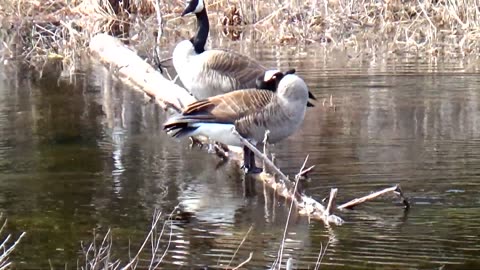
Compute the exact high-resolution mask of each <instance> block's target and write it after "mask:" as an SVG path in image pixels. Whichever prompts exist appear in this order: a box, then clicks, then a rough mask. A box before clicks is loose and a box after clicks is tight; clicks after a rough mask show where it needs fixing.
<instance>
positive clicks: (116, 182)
mask: <svg viewBox="0 0 480 270" xmlns="http://www.w3.org/2000/svg"><path fill="white" fill-rule="evenodd" d="M217 45H220V46H227V45H225V44H217ZM228 46H230V47H231V48H232V49H235V50H239V51H242V52H248V53H249V54H250V55H252V56H253V57H255V58H258V59H260V60H261V61H262V62H263V63H264V64H265V65H267V66H272V67H278V68H282V69H284V68H287V67H295V68H296V69H297V72H298V74H300V75H302V76H303V77H304V78H305V80H306V81H307V83H308V85H309V86H310V88H311V90H312V91H313V92H314V93H315V95H316V96H317V97H318V99H319V100H318V102H317V103H316V105H317V106H316V107H315V108H313V109H310V110H309V111H308V114H307V117H306V119H305V123H304V125H303V127H302V130H301V131H299V132H297V133H296V134H295V135H294V136H292V137H291V138H290V139H288V140H287V141H285V142H282V143H279V144H278V145H275V146H274V147H272V150H273V151H274V152H275V153H276V156H277V158H278V164H279V166H280V167H281V168H282V169H283V170H284V171H285V172H286V173H288V174H293V173H296V172H297V171H298V169H299V167H300V166H301V164H302V162H303V160H304V158H305V156H306V155H307V154H309V156H310V158H309V162H308V164H310V165H316V169H315V171H314V172H313V173H312V174H311V182H309V183H308V185H307V187H306V193H307V194H309V195H311V196H313V197H315V198H317V199H322V198H324V197H326V196H327V194H328V193H329V190H330V188H332V187H338V188H339V194H338V195H339V196H338V201H339V202H345V201H347V200H350V199H352V198H355V197H359V196H363V195H366V194H368V193H370V192H372V191H376V190H379V189H382V188H385V187H389V186H392V185H394V184H397V183H399V184H401V186H402V188H403V190H404V192H405V193H406V195H407V196H408V197H409V198H410V200H411V201H412V204H413V208H412V209H411V210H410V211H408V212H405V211H404V210H403V209H402V207H401V205H400V204H399V202H398V201H397V200H396V199H395V198H393V197H385V198H381V199H378V200H376V201H374V202H370V203H368V204H365V205H361V206H359V207H357V208H356V209H355V210H353V211H344V212H340V213H338V214H339V215H340V216H342V217H343V218H344V219H345V220H346V224H345V225H343V226H341V227H325V226H324V225H323V224H322V223H321V222H318V221H312V222H310V223H309V221H308V220H307V219H306V218H303V217H298V216H296V215H294V216H293V217H292V219H291V223H290V225H289V229H288V233H287V238H286V245H285V251H284V258H285V259H286V258H293V259H294V262H295V266H296V267H298V268H299V269H307V268H310V269H313V268H314V266H315V262H316V261H317V257H318V253H319V251H320V249H321V248H322V247H325V245H326V244H327V242H328V243H329V244H328V248H327V250H326V253H325V257H324V259H323V261H322V267H321V269H372V268H375V269H442V267H445V268H443V269H478V268H480V256H479V254H480V240H479V239H478V235H479V232H480V199H479V198H480V196H479V195H480V182H479V181H478V179H479V175H480V130H479V129H480V112H479V102H480V96H479V95H480V94H479V92H478V88H479V87H480V76H479V71H478V66H476V65H475V62H473V64H469V63H465V62H464V61H453V62H442V61H440V60H437V61H425V60H423V59H417V58H415V57H404V56H390V57H386V55H372V54H369V53H368V52H364V53H362V54H360V53H356V52H349V51H327V50H325V49H323V48H321V47H315V48H301V47H298V48H296V47H291V48H287V47H267V48H262V49H260V48H250V47H248V46H247V45H245V46H244V45H241V43H232V44H228ZM243 46H244V47H243ZM0 76H1V80H0V212H3V213H4V214H5V215H6V216H7V217H8V219H9V225H8V228H7V231H8V232H10V233H13V234H14V235H18V234H19V233H20V232H21V231H27V233H28V234H27V237H26V238H25V239H24V240H23V241H22V244H21V245H20V246H19V247H18V249H17V252H16V253H15V254H14V256H13V257H12V259H13V260H14V262H15V264H16V267H17V268H19V269H27V268H28V269H32V268H36V269H45V268H50V266H53V267H54V268H65V266H64V265H65V264H67V266H66V268H67V269H72V268H75V267H76V265H77V260H79V261H81V259H78V258H79V257H81V253H80V250H81V242H84V243H89V242H91V241H92V239H93V234H96V235H97V237H102V236H103V235H104V234H105V232H106V231H107V230H108V228H111V230H112V234H113V250H114V256H116V257H119V258H121V259H122V261H123V262H125V261H126V260H127V258H128V255H127V254H128V251H129V249H130V250H132V253H133V252H135V251H136V249H137V248H138V247H139V246H140V245H141V243H142V242H143V239H144V237H145V235H146V233H147V232H148V229H149V226H150V222H151V218H152V214H153V212H154V210H155V209H159V210H160V211H162V213H163V215H164V216H165V217H166V216H168V214H169V213H170V212H171V211H172V210H173V209H174V208H175V207H176V206H178V207H179V209H181V211H182V213H186V214H183V215H181V216H182V217H183V220H180V221H176V222H174V224H172V226H167V227H166V233H165V235H164V236H163V237H164V238H163V239H164V240H163V241H162V246H161V250H160V253H162V254H163V251H164V250H165V248H166V247H167V242H168V239H169V236H170V233H171V243H170V246H168V248H169V249H168V252H167V253H166V256H165V257H164V260H163V264H161V265H162V266H163V267H164V268H180V266H183V268H196V267H200V266H202V267H203V266H209V267H212V268H216V267H218V268H222V266H223V267H224V266H226V265H228V264H229V263H230V261H231V263H230V265H231V266H236V265H238V264H240V263H241V262H243V261H244V260H246V259H247V258H248V256H249V254H250V252H253V255H252V259H251V260H250V262H248V264H246V267H247V268H248V269H266V268H268V267H269V266H270V265H271V264H272V263H273V261H274V260H275V258H276V257H277V252H278V249H279V246H280V242H281V239H282V236H283V230H284V226H285V220H286V218H287V215H288V205H287V204H286V203H285V202H284V201H283V200H281V199H278V198H275V197H273V196H272V194H271V191H270V190H264V189H263V187H262V185H261V184H260V183H258V182H252V179H249V178H244V177H243V176H242V174H241V173H240V172H239V171H238V169H237V168H236V167H235V166H234V165H232V164H229V163H227V164H226V165H223V166H222V165H221V164H219V162H220V160H219V159H218V158H217V157H216V156H214V155H209V154H207V153H206V151H205V150H201V149H197V148H194V149H190V148H189V147H188V141H176V140H174V139H171V138H169V137H168V136H166V135H165V134H164V133H163V131H162V130H161V124H162V122H163V121H164V118H163V117H164V114H163V112H162V111H161V109H159V108H157V107H156V106H155V105H153V104H152V103H151V102H148V101H147V100H146V99H145V98H144V97H143V95H142V94H140V93H138V92H134V91H131V89H129V88H127V87H124V86H122V85H121V84H120V83H118V82H117V81H115V80H114V79H112V77H111V76H110V75H109V74H108V73H107V72H106V71H105V70H104V69H103V68H102V67H100V66H96V65H92V66H88V67H87V68H86V69H85V71H84V72H83V73H81V74H78V75H76V76H75V77H74V80H73V81H72V82H70V81H68V80H66V79H58V77H57V76H56V75H55V74H46V76H45V77H44V78H42V79H39V78H38V77H37V76H36V75H35V74H33V73H30V72H28V71H27V70H25V69H23V68H22V67H15V66H12V65H10V66H6V67H5V66H2V67H0ZM179 217H180V216H178V217H177V218H179ZM250 228H251V231H250V232H249V233H248V235H247V232H248V231H249V230H250ZM245 236H246V238H245V240H244V241H243V244H242V245H240V244H241V242H242V240H243V239H244V237H245ZM237 248H238V252H237V251H236V250H237ZM150 249H151V247H149V246H148V247H147V251H148V250H150ZM235 253H236V255H235V256H233V255H234V254H235ZM232 258H233V259H232ZM146 265H148V260H147V259H146V258H142V260H141V261H140V264H139V266H146Z"/></svg>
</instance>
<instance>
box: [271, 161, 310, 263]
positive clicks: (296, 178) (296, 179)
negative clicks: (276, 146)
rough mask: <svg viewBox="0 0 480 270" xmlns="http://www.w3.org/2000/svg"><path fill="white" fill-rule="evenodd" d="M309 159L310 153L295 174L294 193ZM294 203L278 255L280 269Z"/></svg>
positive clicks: (291, 203)
mask: <svg viewBox="0 0 480 270" xmlns="http://www.w3.org/2000/svg"><path fill="white" fill-rule="evenodd" d="M307 161H308V155H307V157H306V158H305V161H304V162H303V165H302V167H301V168H300V171H299V172H298V174H297V175H296V176H295V188H294V190H293V194H296V193H297V187H298V181H299V180H300V175H301V172H302V171H303V169H305V165H307ZM293 203H294V200H293V199H292V201H291V202H290V209H288V217H287V221H286V222H285V229H284V230H283V238H282V244H281V245H280V251H279V255H278V257H279V260H278V269H279V270H280V267H281V266H282V257H283V249H284V247H285V238H286V237H287V229H288V223H289V222H290V216H291V215H292V209H293ZM272 268H273V267H272Z"/></svg>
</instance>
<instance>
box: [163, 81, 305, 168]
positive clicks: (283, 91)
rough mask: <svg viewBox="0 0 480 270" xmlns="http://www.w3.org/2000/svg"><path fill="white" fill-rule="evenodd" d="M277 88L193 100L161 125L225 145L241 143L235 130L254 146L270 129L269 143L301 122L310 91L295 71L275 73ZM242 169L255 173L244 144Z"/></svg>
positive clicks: (168, 129)
mask: <svg viewBox="0 0 480 270" xmlns="http://www.w3.org/2000/svg"><path fill="white" fill-rule="evenodd" d="M272 79H275V80H277V81H278V85H277V89H276V91H271V90H264V89H245V90H238V91H233V92H230V93H226V94H223V95H218V96H214V97H210V98H208V99H204V100H200V101H196V102H194V103H192V104H190V105H188V106H187V108H186V109H185V110H184V111H183V112H182V114H181V115H180V116H176V117H173V118H172V119H169V120H168V121H167V122H166V123H165V124H164V129H165V130H166V131H167V132H174V133H173V134H172V136H173V137H178V138H180V137H184V136H197V135H203V136H207V137H209V138H210V139H212V140H214V141H218V142H221V143H224V144H227V145H234V146H243V144H242V142H241V141H240V140H239V139H238V137H237V136H236V135H235V134H233V133H232V131H233V129H235V130H236V131H237V132H238V133H239V134H240V135H241V136H243V137H244V138H246V139H248V140H250V141H251V142H252V143H253V144H254V145H256V144H257V143H259V142H261V141H262V140H263V138H264V136H265V131H266V130H269V131H270V133H269V136H268V143H276V142H279V141H281V140H283V139H285V138H287V137H288V136H290V135H291V134H293V133H294V132H295V131H296V130H297V129H298V128H299V127H300V125H301V123H302V122H303V118H304V117H305V111H306V107H307V106H306V104H307V101H308V96H309V90H308V87H307V85H306V84H305V82H304V81H303V80H302V79H301V78H300V77H298V76H297V75H294V74H287V75H284V74H283V73H281V72H277V73H275V74H273V75H272ZM243 150H244V168H245V169H246V170H247V173H257V172H260V171H261V169H259V168H257V167H256V166H255V155H254V154H253V153H252V152H251V151H250V150H249V149H248V148H247V147H246V146H243Z"/></svg>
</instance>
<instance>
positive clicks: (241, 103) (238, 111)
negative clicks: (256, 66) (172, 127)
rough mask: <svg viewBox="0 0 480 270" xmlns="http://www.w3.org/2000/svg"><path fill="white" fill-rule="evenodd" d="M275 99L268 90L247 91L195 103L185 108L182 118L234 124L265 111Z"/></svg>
mask: <svg viewBox="0 0 480 270" xmlns="http://www.w3.org/2000/svg"><path fill="white" fill-rule="evenodd" d="M274 97H275V93H273V92H272V91H268V90H258V89H248V90H238V91H233V92H230V93H227V94H223V95H218V96H214V97H211V98H208V99H204V100H200V101H196V102H194V103H192V104H190V105H188V106H187V108H186V109H185V110H184V111H183V113H182V117H183V118H188V119H196V120H199V121H205V122H217V123H234V122H235V121H237V120H238V119H241V118H243V117H245V116H246V115H249V114H254V113H255V112H258V111H261V110H263V109H265V108H266V107H267V106H268V104H269V103H270V102H271V101H272V99H273V98H274Z"/></svg>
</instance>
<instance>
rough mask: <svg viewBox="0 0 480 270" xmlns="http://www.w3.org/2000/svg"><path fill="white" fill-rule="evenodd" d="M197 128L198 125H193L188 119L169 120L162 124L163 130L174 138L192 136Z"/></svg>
mask: <svg viewBox="0 0 480 270" xmlns="http://www.w3.org/2000/svg"><path fill="white" fill-rule="evenodd" d="M198 127H199V126H198V125H197V126H195V125H193V124H192V123H191V121H188V119H182V118H177V119H171V120H169V121H167V122H166V123H165V124H163V129H164V130H165V131H166V132H167V134H170V135H171V136H172V137H174V138H183V137H189V136H193V135H194V133H195V131H196V130H197V129H198Z"/></svg>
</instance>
